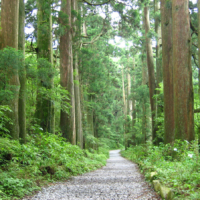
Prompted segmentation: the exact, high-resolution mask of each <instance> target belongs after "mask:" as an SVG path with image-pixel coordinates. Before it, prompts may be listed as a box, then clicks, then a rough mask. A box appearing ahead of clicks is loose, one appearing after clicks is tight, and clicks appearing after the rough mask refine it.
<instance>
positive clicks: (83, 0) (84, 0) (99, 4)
mask: <svg viewBox="0 0 200 200" xmlns="http://www.w3.org/2000/svg"><path fill="white" fill-rule="evenodd" d="M110 1H111V0H108V1H106V2H103V3H97V4H93V3H90V2H88V1H86V0H82V2H84V3H87V4H88V5H90V6H101V5H105V4H108V3H110Z"/></svg>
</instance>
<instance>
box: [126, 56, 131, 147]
mask: <svg viewBox="0 0 200 200" xmlns="http://www.w3.org/2000/svg"><path fill="white" fill-rule="evenodd" d="M128 65H129V58H128ZM126 76H127V116H126V133H128V134H129V135H130V133H131V118H132V114H131V113H132V100H131V99H130V95H131V75H130V68H129V66H128V67H127V74H126ZM131 139H132V138H130V137H129V138H128V141H127V142H128V143H127V146H128V147H130V145H131V142H132V141H131Z"/></svg>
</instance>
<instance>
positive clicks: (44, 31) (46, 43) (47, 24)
mask: <svg viewBox="0 0 200 200" xmlns="http://www.w3.org/2000/svg"><path fill="white" fill-rule="evenodd" d="M37 7H38V13H37V17H38V24H37V48H38V52H37V57H38V59H40V58H44V59H46V60H47V61H48V62H49V63H50V68H49V69H47V68H46V69H45V70H48V71H46V72H45V73H46V74H45V75H46V79H45V80H39V84H38V87H39V88H40V87H45V88H46V89H52V88H53V66H52V63H53V49H52V18H51V1H50V0H47V1H46V0H37ZM40 68H41V66H39V65H38V69H40ZM35 116H36V118H38V119H39V121H40V125H41V127H42V128H43V130H44V131H48V132H49V133H54V123H55V120H54V117H55V116H54V105H53V102H52V100H51V99H46V97H45V95H44V94H40V92H39V90H38V93H37V103H36V112H35Z"/></svg>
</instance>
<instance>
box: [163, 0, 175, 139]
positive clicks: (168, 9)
mask: <svg viewBox="0 0 200 200" xmlns="http://www.w3.org/2000/svg"><path fill="white" fill-rule="evenodd" d="M161 24H162V66H163V85H164V142H165V143H173V141H174V92H173V90H174V89H173V59H172V56H173V55H172V53H173V52H172V51H173V47H172V45H173V43H172V1H171V0H161Z"/></svg>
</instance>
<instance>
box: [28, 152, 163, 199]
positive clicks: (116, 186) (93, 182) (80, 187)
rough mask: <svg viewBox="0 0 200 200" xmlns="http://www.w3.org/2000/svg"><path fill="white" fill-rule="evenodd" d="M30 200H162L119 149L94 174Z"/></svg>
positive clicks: (77, 178) (48, 190) (58, 185)
mask: <svg viewBox="0 0 200 200" xmlns="http://www.w3.org/2000/svg"><path fill="white" fill-rule="evenodd" d="M27 199H32V200H33V199H35V200H36V199H42V200H67V199H70V200H76V199H77V200H78V199H79V200H88V199H95V200H97V199H99V200H118V199H124V200H125V199H133V200H139V199H140V200H160V199H161V198H160V197H159V196H158V195H157V194H156V193H155V192H154V191H153V190H152V189H151V187H149V186H148V184H147V183H146V182H145V181H144V178H143V175H141V174H140V172H139V170H138V167H137V165H136V164H134V163H132V162H130V161H128V160H126V159H124V158H123V157H121V155H120V154H119V150H113V151H110V158H109V159H108V161H107V165H106V166H105V167H103V168H102V169H99V170H96V171H94V172H90V173H86V174H84V175H81V176H76V177H73V178H72V179H70V180H69V181H67V182H65V183H58V184H55V185H53V186H50V187H48V188H43V189H42V191H41V192H39V193H38V194H36V195H35V196H33V197H31V198H26V200H27Z"/></svg>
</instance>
